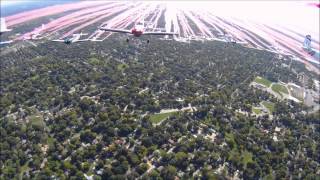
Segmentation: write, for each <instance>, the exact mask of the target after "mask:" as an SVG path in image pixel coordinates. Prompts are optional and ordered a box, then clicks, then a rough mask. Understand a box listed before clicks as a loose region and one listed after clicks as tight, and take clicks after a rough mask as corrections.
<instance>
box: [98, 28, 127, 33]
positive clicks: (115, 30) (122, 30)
mask: <svg viewBox="0 0 320 180" xmlns="http://www.w3.org/2000/svg"><path fill="white" fill-rule="evenodd" d="M100 30H102V31H110V32H118V33H131V31H129V30H125V29H110V28H100Z"/></svg>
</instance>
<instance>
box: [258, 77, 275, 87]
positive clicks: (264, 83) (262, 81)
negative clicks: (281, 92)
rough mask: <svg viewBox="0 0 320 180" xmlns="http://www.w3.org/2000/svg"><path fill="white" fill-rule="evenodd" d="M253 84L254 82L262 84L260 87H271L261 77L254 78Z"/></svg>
mask: <svg viewBox="0 0 320 180" xmlns="http://www.w3.org/2000/svg"><path fill="white" fill-rule="evenodd" d="M254 82H256V83H259V84H262V85H264V86H266V87H270V85H271V83H272V82H271V81H269V80H268V79H265V78H263V77H259V76H258V77H256V78H255V79H254Z"/></svg>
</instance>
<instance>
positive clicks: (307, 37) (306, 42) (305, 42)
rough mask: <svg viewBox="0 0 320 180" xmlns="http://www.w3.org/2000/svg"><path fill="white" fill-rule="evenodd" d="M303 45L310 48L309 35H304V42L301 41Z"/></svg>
mask: <svg viewBox="0 0 320 180" xmlns="http://www.w3.org/2000/svg"><path fill="white" fill-rule="evenodd" d="M303 47H304V48H305V49H308V50H310V49H311V36H310V35H306V37H305V39H304V42H303Z"/></svg>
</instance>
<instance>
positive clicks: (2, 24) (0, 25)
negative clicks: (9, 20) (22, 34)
mask: <svg viewBox="0 0 320 180" xmlns="http://www.w3.org/2000/svg"><path fill="white" fill-rule="evenodd" d="M11 30H12V29H8V28H7V25H6V21H5V19H4V18H0V35H1V34H2V33H5V32H9V31H11Z"/></svg>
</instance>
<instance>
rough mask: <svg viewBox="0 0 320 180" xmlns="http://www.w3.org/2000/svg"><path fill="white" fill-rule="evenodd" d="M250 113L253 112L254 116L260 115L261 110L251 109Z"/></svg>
mask: <svg viewBox="0 0 320 180" xmlns="http://www.w3.org/2000/svg"><path fill="white" fill-rule="evenodd" d="M252 112H254V113H255V114H260V113H261V109H258V108H254V107H252Z"/></svg>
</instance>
